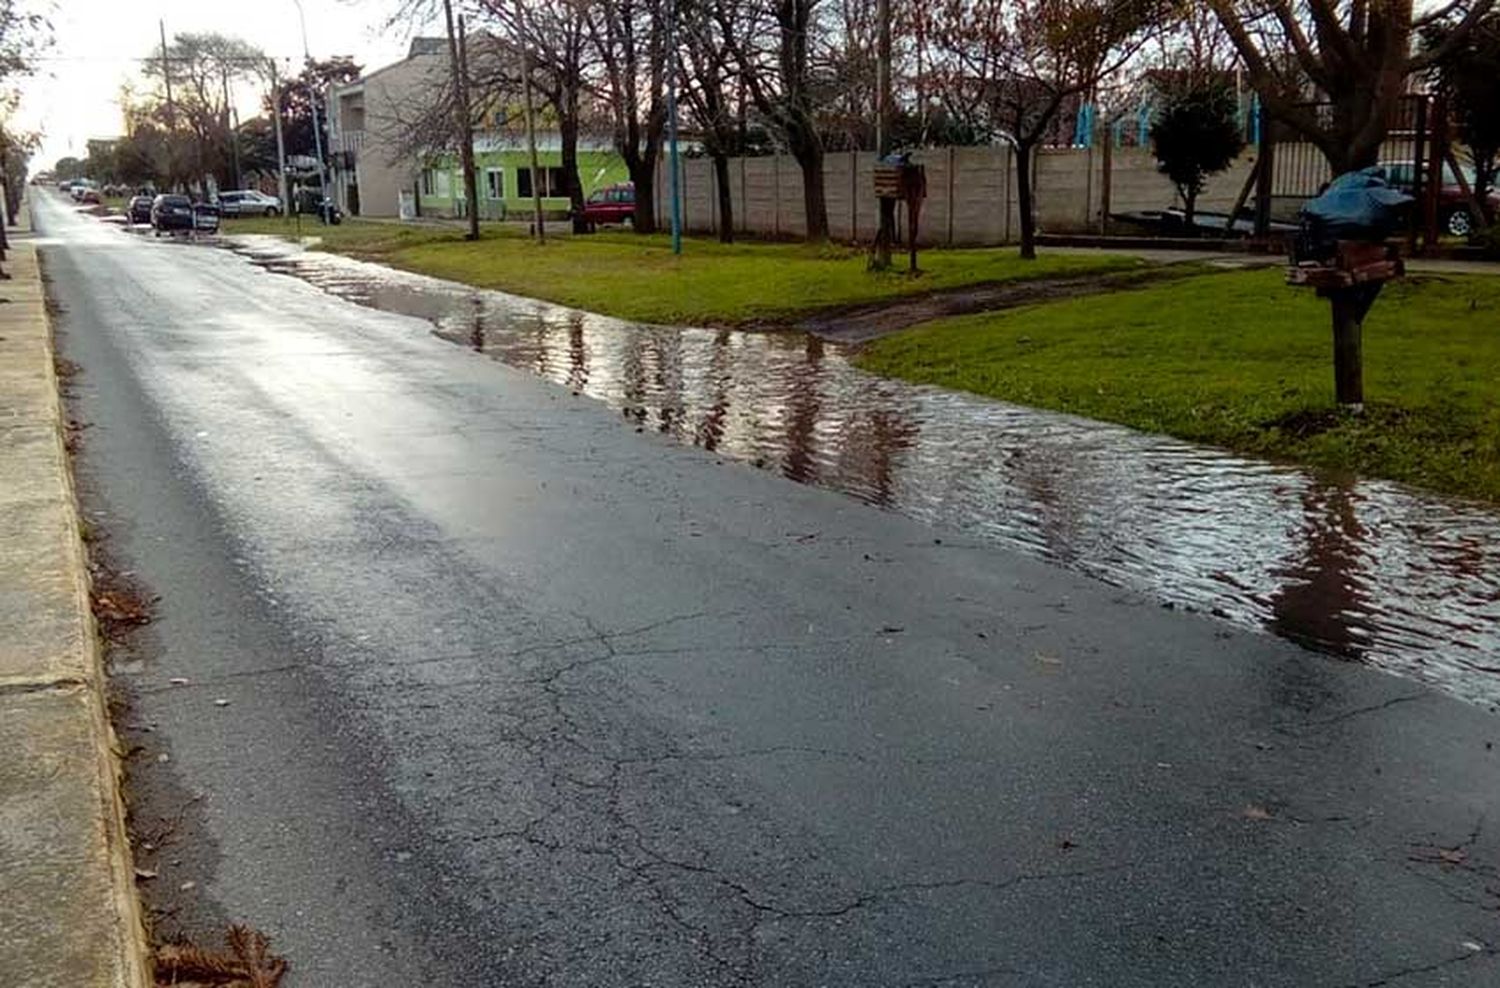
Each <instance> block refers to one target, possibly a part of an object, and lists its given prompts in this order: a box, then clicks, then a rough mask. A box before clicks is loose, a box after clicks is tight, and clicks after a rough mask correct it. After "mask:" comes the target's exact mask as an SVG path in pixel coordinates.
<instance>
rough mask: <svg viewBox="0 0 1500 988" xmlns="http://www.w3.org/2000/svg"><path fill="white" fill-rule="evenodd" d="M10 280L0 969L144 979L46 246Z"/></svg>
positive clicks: (106, 983)
mask: <svg viewBox="0 0 1500 988" xmlns="http://www.w3.org/2000/svg"><path fill="white" fill-rule="evenodd" d="M4 267H5V270H6V271H7V272H8V273H10V275H11V276H12V279H11V280H10V281H6V282H0V299H5V302H4V303H3V304H0V750H3V751H4V752H5V756H4V758H0V984H4V985H6V986H16V988H23V986H24V988H147V986H149V985H150V984H151V976H150V961H149V956H150V952H149V948H148V945H147V940H146V935H145V927H144V924H143V922H142V915H141V908H140V903H139V900H138V898H137V896H136V891H135V873H134V868H133V866H132V862H131V853H130V844H129V839H128V837H127V834H126V830H125V810H124V804H123V802H122V800H121V793H120V779H121V772H122V765H121V762H120V759H119V757H118V754H117V748H116V744H115V737H114V732H113V730H112V729H111V727H110V723H109V715H108V708H107V704H106V699H105V678H104V668H103V661H102V656H101V654H100V649H99V638H98V633H97V630H96V628H95V625H94V619H93V614H92V612H91V609H90V604H89V577H88V568H87V565H86V555H85V550H84V546H83V542H82V539H81V537H80V534H79V533H80V531H81V528H80V522H79V517H78V509H77V506H76V502H75V499H74V491H73V484H72V475H71V473H70V471H69V468H68V460H67V453H66V450H65V449H64V445H63V425H64V418H63V412H62V403H61V399H60V397H59V395H58V389H57V377H56V371H55V368H54V364H53V345H52V330H51V324H50V322H49V320H48V318H47V311H46V302H45V298H44V294H43V288H42V280H41V271H40V268H39V265H38V261H37V256H36V249H35V247H34V246H33V245H32V244H30V243H28V242H26V241H24V240H22V241H20V242H14V241H13V245H12V248H11V251H10V252H9V255H8V257H7V260H6V261H5V262H4Z"/></svg>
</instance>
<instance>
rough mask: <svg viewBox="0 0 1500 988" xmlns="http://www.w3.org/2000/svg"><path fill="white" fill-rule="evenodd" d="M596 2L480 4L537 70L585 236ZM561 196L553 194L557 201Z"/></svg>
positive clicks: (534, 77)
mask: <svg viewBox="0 0 1500 988" xmlns="http://www.w3.org/2000/svg"><path fill="white" fill-rule="evenodd" d="M590 2H591V0H553V2H548V3H534V2H523V3H521V4H519V5H518V4H516V3H513V2H510V0H480V4H479V6H480V9H481V10H482V11H483V12H484V13H485V14H486V15H487V16H488V17H489V18H490V20H491V23H492V25H493V26H494V28H495V30H496V31H497V32H498V33H499V34H500V35H501V36H502V37H503V38H505V39H506V40H507V42H508V44H509V45H511V46H512V47H514V48H516V49H517V50H518V51H519V50H521V49H523V48H524V50H525V52H526V54H527V55H528V56H529V60H530V64H531V70H532V71H531V73H530V74H531V82H532V85H533V86H534V87H535V89H536V91H537V92H538V93H539V94H541V97H542V99H543V100H545V101H546V103H547V106H548V107H550V109H551V112H552V115H553V117H555V118H556V120H557V130H558V137H559V139H560V142H561V164H562V173H563V175H564V181H565V182H566V183H567V188H566V190H564V194H565V195H566V196H567V197H568V201H569V202H570V203H571V205H572V213H573V232H575V233H582V232H584V231H585V229H586V227H587V224H585V223H584V221H583V183H582V182H581V181H580V176H579V171H578V144H579V138H580V136H581V135H582V132H583V129H584V126H585V119H586V116H587V111H588V110H589V109H590V106H589V103H590V101H591V100H592V98H593V97H592V87H591V82H592V81H593V79H594V68H595V66H596V65H597V55H596V53H595V49H594V47H593V45H592V40H591V37H590V34H589V28H588V16H587V15H588V7H589V3H590ZM557 191H558V190H556V189H553V190H552V192H553V194H554V195H555V194H556V193H557Z"/></svg>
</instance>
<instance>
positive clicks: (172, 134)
mask: <svg viewBox="0 0 1500 988" xmlns="http://www.w3.org/2000/svg"><path fill="white" fill-rule="evenodd" d="M156 26H157V29H158V30H160V31H161V81H162V85H164V86H166V88H167V184H168V185H169V186H170V185H171V184H172V181H173V179H175V178H176V177H177V169H176V167H175V164H176V163H175V161H174V160H173V159H175V158H176V157H177V155H176V148H175V147H173V145H174V144H176V143H177V104H176V103H173V102H172V62H171V60H170V59H169V58H168V57H167V22H166V21H160V20H159V21H157V22H156Z"/></svg>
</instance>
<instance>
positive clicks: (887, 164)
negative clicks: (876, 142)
mask: <svg viewBox="0 0 1500 988" xmlns="http://www.w3.org/2000/svg"><path fill="white" fill-rule="evenodd" d="M875 198H877V199H893V200H895V201H897V202H904V203H906V240H907V252H908V254H909V255H910V258H911V260H910V270H911V273H912V274H916V272H917V223H918V221H919V220H920V218H921V215H922V200H923V199H926V198H927V169H925V168H923V167H922V166H921V165H918V164H914V163H913V162H912V160H911V156H910V155H906V154H891V155H887V156H886V157H884V158H882V159H880V160H879V161H878V162H876V163H875Z"/></svg>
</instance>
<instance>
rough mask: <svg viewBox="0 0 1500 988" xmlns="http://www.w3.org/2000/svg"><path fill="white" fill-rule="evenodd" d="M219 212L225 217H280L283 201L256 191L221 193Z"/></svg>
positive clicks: (236, 190) (244, 190)
mask: <svg viewBox="0 0 1500 988" xmlns="http://www.w3.org/2000/svg"><path fill="white" fill-rule="evenodd" d="M219 212H220V213H221V214H222V215H224V216H280V215H281V200H280V199H278V198H277V197H276V196H268V195H266V194H265V193H264V192H257V191H256V190H254V189H232V190H230V191H228V192H220V193H219Z"/></svg>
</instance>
